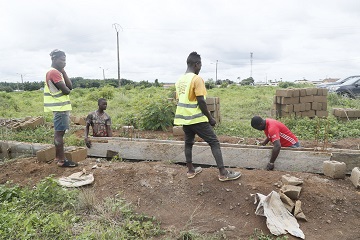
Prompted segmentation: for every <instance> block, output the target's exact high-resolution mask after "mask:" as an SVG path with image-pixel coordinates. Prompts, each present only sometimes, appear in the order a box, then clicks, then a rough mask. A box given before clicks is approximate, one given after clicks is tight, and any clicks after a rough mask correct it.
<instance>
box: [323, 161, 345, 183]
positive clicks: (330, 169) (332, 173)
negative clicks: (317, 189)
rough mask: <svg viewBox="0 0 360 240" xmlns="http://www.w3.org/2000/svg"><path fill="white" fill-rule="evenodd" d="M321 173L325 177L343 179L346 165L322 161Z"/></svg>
mask: <svg viewBox="0 0 360 240" xmlns="http://www.w3.org/2000/svg"><path fill="white" fill-rule="evenodd" d="M323 171H324V175H325V176H328V177H331V178H342V179H344V178H345V175H346V163H344V162H338V161H324V163H323Z"/></svg>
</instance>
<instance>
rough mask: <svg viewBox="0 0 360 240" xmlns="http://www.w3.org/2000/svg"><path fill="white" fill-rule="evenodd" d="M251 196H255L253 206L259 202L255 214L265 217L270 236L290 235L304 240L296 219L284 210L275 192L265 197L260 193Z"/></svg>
mask: <svg viewBox="0 0 360 240" xmlns="http://www.w3.org/2000/svg"><path fill="white" fill-rule="evenodd" d="M252 195H255V204H256V203H257V200H259V204H258V206H257V208H256V210H255V214H256V215H260V216H265V217H266V225H267V227H268V228H269V230H270V232H271V233H272V234H274V235H276V236H279V235H282V234H287V233H290V234H291V235H293V236H295V237H299V238H302V239H305V235H304V233H303V232H302V231H301V229H300V227H299V224H298V222H297V220H296V218H295V217H294V216H293V215H292V214H291V213H290V212H289V211H288V210H287V209H286V208H285V206H284V204H283V203H282V201H281V199H280V195H279V194H278V193H277V192H275V191H272V192H271V193H270V194H269V195H267V196H265V195H263V194H261V193H256V194H252Z"/></svg>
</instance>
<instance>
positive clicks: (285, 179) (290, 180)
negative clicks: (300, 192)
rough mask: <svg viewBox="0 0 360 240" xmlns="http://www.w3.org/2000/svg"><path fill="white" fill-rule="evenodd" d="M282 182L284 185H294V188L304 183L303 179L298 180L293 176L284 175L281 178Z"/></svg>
mask: <svg viewBox="0 0 360 240" xmlns="http://www.w3.org/2000/svg"><path fill="white" fill-rule="evenodd" d="M281 181H282V183H283V184H284V185H293V186H297V185H301V184H303V182H304V181H303V180H302V179H300V178H297V177H295V176H291V175H290V174H286V175H283V176H282V177H281Z"/></svg>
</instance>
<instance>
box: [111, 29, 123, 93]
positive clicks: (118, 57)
mask: <svg viewBox="0 0 360 240" xmlns="http://www.w3.org/2000/svg"><path fill="white" fill-rule="evenodd" d="M113 27H114V28H115V31H116V43H117V62H118V81H119V88H120V87H121V80H120V54H119V30H120V29H121V31H122V30H123V29H122V27H121V26H120V25H119V24H117V23H114V24H113Z"/></svg>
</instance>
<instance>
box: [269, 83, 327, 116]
mask: <svg viewBox="0 0 360 240" xmlns="http://www.w3.org/2000/svg"><path fill="white" fill-rule="evenodd" d="M327 94H328V90H327V89H323V88H298V89H277V90H276V95H275V96H274V105H273V109H272V116H274V117H276V118H281V117H290V116H294V117H309V118H314V117H315V116H317V117H327V116H328V111H327Z"/></svg>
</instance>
